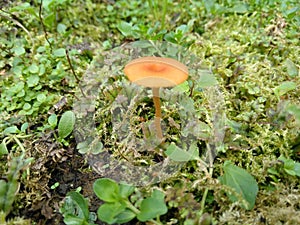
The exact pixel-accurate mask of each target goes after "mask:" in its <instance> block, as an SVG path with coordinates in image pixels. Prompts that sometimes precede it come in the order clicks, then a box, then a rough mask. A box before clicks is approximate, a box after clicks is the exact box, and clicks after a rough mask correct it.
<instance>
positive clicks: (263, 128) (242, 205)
mask: <svg viewBox="0 0 300 225" xmlns="http://www.w3.org/2000/svg"><path fill="white" fill-rule="evenodd" d="M299 27H300V7H299V3H298V1H297V0H284V1H279V0H247V1H237V0H226V1H225V0H224V1H217V0H213V1H187V0H184V1H170V0H162V1H156V0H155V1H137V0H134V1H123V0H120V1H111V0H107V1H92V0H89V1H80V0H78V1H71V0H43V1H36V0H34V1H30V2H23V1H13V2H10V1H3V2H1V3H0V98H1V99H0V138H1V139H0V143H1V144H0V159H1V160H0V224H107V223H109V224H115V223H127V224H185V225H189V224H300V219H299V218H300V191H299V186H300V182H299V177H300V134H299V126H300V100H299V99H300V98H299V96H300V89H299V85H300V79H299V76H300V72H299V70H300V64H299V54H300V41H299V40H300V30H299ZM142 40H153V41H158V42H162V41H164V42H167V43H170V44H171V43H173V44H176V45H178V46H183V47H184V48H185V49H187V50H188V52H189V53H191V54H193V55H196V56H197V57H198V58H199V59H200V61H201V67H203V68H207V69H209V70H210V71H211V72H212V74H213V77H209V76H208V77H209V79H208V81H207V82H208V83H210V82H212V83H214V82H217V83H218V88H219V91H220V93H222V98H224V99H223V100H224V101H223V102H222V104H223V111H222V115H223V114H224V115H225V116H226V118H225V117H224V126H225V127H224V130H222V131H224V140H222V144H221V145H220V148H218V149H217V151H216V152H215V154H216V155H217V156H216V158H214V160H213V162H212V161H210V164H211V165H210V166H209V165H207V164H206V163H204V162H203V160H204V161H205V155H206V153H207V152H208V153H209V152H210V151H211V149H209V146H210V145H208V140H210V139H209V138H208V137H203V138H201V139H199V140H197V141H196V142H195V143H194V144H195V145H193V146H194V147H193V148H190V149H189V151H188V153H187V152H186V151H184V149H180V148H177V147H174V146H176V145H174V143H178V142H179V141H178V135H179V134H180V130H179V129H178V126H179V127H180V121H179V116H178V115H180V110H177V109H176V108H175V107H174V106H172V104H167V102H166V101H164V100H163V103H164V108H163V109H164V110H165V111H164V113H165V116H164V118H163V120H164V122H165V123H166V124H168V125H170V124H171V125H170V126H169V127H172V128H168V130H167V133H168V135H166V143H171V142H172V143H173V144H170V146H171V147H170V146H169V147H166V148H165V146H160V148H161V149H163V151H157V152H154V153H153V154H140V153H139V152H131V151H125V152H122V149H123V148H124V143H121V142H118V141H117V140H116V139H115V138H114V135H115V133H114V131H113V129H112V122H111V121H112V113H111V112H112V107H113V104H112V103H113V102H114V101H116V100H118V99H116V96H117V95H118V94H119V93H121V91H122V90H123V88H124V87H123V86H122V84H123V83H122V82H123V81H124V80H126V79H125V78H124V76H110V77H109V79H106V80H105V81H103V82H102V83H101V82H100V83H101V85H99V89H101V91H102V93H104V94H103V95H99V96H97V99H96V102H97V103H96V107H95V119H96V120H97V123H96V131H97V135H98V136H99V137H100V140H101V146H100V147H99V148H100V150H101V151H103V152H105V150H107V152H109V153H110V154H111V155H113V156H114V157H116V158H119V159H120V158H123V159H126V160H127V161H130V162H131V163H133V164H135V165H141V164H143V163H146V164H151V163H156V162H157V160H160V159H164V158H166V157H167V156H169V157H171V158H172V156H170V155H169V153H170V152H174V151H175V153H176V157H174V156H173V159H174V160H181V161H184V162H185V164H184V165H183V166H182V167H181V168H180V170H179V171H178V172H177V173H176V174H174V176H172V177H169V178H167V179H165V180H163V181H162V182H159V183H154V184H153V183H152V184H150V185H146V186H142V187H138V186H137V185H129V184H124V183H122V182H116V181H114V180H110V179H108V178H103V176H101V174H100V175H99V171H97V168H95V167H96V166H95V162H96V161H97V158H96V159H92V158H90V157H89V153H90V152H86V150H85V147H86V146H84V145H83V144H81V145H79V146H78V145H77V142H76V140H75V136H76V135H75V133H73V132H72V131H73V128H74V127H73V126H74V125H75V124H76V118H75V117H76V116H77V115H76V110H74V108H73V106H74V103H75V104H76V102H78V99H79V96H80V95H81V94H82V93H81V92H82V90H81V88H80V84H81V82H82V80H84V77H85V75H86V74H85V72H86V71H87V69H88V68H90V67H91V65H94V64H93V63H95V62H97V60H101V57H102V55H103V54H105V52H111V51H113V49H115V48H117V47H119V48H120V46H125V45H126V44H130V43H132V42H135V41H142ZM114 66H115V67H114ZM117 66H124V65H112V68H113V69H115V68H118V67H117ZM113 69H112V70H113ZM200 77H201V76H200ZM201 79H203V78H201ZM201 79H200V80H201ZM121 81H122V82H121ZM202 81H203V80H202ZM198 83H199V84H198ZM198 83H197V80H192V79H190V80H188V82H186V83H185V86H184V91H183V92H184V94H185V95H186V96H187V100H186V101H187V103H189V104H191V105H192V106H191V108H195V109H196V111H197V115H198V114H199V115H198V116H199V120H200V121H201V124H202V125H203V126H204V128H207V129H208V130H211V129H212V128H211V127H210V126H211V122H213V121H214V118H211V117H210V115H211V110H212V108H210V107H209V101H208V99H207V96H206V93H205V90H206V89H205V88H204V86H201V85H203V83H201V82H200V81H199V82H198ZM197 85H198V86H197ZM124 89H125V88H124ZM125 90H126V89H125ZM187 108H188V107H187ZM135 113H136V115H138V116H137V117H135V118H133V121H134V123H136V124H138V122H137V120H138V119H140V118H146V119H149V118H152V117H153V114H154V110H153V104H152V102H151V99H149V98H145V99H144V104H143V107H140V108H139V107H137V108H136V109H135ZM135 119H136V120H135ZM186 119H187V120H188V119H189V117H188V116H187V118H186ZM75 126H76V125H75ZM135 127H138V126H135ZM133 134H134V135H141V130H140V128H136V130H133V131H131V133H130V135H133ZM210 134H211V133H210ZM176 140H177V142H176ZM128 143H131V142H128ZM128 143H127V144H128ZM125 144H126V143H125ZM103 152H102V153H103ZM191 152H192V153H191ZM186 154H188V156H189V157H188V158H186V157H185V156H186ZM121 161H122V160H121ZM208 164H209V163H208ZM99 207H100V208H99Z"/></svg>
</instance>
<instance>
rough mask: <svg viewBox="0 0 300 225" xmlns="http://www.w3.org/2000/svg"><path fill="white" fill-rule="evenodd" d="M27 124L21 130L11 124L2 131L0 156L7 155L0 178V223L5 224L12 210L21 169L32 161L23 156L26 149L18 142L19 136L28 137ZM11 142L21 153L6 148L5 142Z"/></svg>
mask: <svg viewBox="0 0 300 225" xmlns="http://www.w3.org/2000/svg"><path fill="white" fill-rule="evenodd" d="M27 126H28V124H27V123H25V124H23V126H22V127H21V130H19V129H18V128H17V127H16V126H11V127H8V128H6V129H5V130H4V132H3V133H4V134H5V135H6V137H5V138H4V139H3V140H2V143H1V145H0V157H3V156H4V155H8V157H7V165H8V170H7V172H6V173H4V174H6V176H5V177H1V179H0V214H1V215H0V224H6V221H5V218H6V216H7V215H8V214H9V213H10V212H11V210H12V205H13V202H14V200H15V199H16V197H17V193H18V191H19V187H20V183H19V176H20V172H21V170H22V169H24V168H25V167H26V166H28V165H29V164H30V162H32V161H33V158H26V157H25V154H26V151H25V149H24V146H23V145H22V143H21V142H20V138H27V137H28V135H25V134H24V133H25V130H26V127H27ZM22 133H23V134H22ZM12 142H15V143H16V144H17V146H18V147H19V148H20V149H21V153H13V151H12V150H11V151H9V150H8V148H7V144H9V143H12ZM15 154H16V155H18V154H19V156H14V155H15Z"/></svg>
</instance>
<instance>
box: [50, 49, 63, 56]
mask: <svg viewBox="0 0 300 225" xmlns="http://www.w3.org/2000/svg"><path fill="white" fill-rule="evenodd" d="M53 55H54V56H56V57H65V56H66V50H65V49H64V48H59V49H55V50H54V51H53Z"/></svg>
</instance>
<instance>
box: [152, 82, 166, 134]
mask: <svg viewBox="0 0 300 225" xmlns="http://www.w3.org/2000/svg"><path fill="white" fill-rule="evenodd" d="M152 92H153V103H154V107H155V119H154V124H155V128H156V132H157V133H156V136H157V138H159V139H162V138H163V134H162V130H161V125H160V120H161V108H160V98H159V88H152Z"/></svg>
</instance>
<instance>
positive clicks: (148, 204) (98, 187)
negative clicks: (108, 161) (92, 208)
mask: <svg viewBox="0 0 300 225" xmlns="http://www.w3.org/2000/svg"><path fill="white" fill-rule="evenodd" d="M134 189H135V187H134V186H131V185H128V184H124V183H120V184H117V183H116V182H115V181H113V180H111V179H108V178H101V179H98V180H96V182H95V183H94V192H95V193H96V195H97V197H98V198H100V199H101V200H103V201H104V202H105V203H104V204H103V205H101V206H100V207H99V209H98V212H97V214H98V218H99V219H100V220H102V221H104V222H106V223H108V224H116V223H127V222H129V221H131V220H132V219H134V218H137V219H138V220H140V221H142V222H146V221H150V222H152V223H153V224H161V222H160V221H159V216H161V215H163V214H166V213H167V211H168V208H167V206H166V203H165V202H164V197H165V195H164V193H163V192H161V191H159V190H157V189H155V190H153V192H152V193H151V196H149V197H147V198H144V199H142V200H140V199H139V201H136V202H135V204H133V203H132V202H131V201H130V200H129V199H128V198H129V196H130V195H131V194H132V193H133V192H134ZM155 218H156V219H155Z"/></svg>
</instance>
